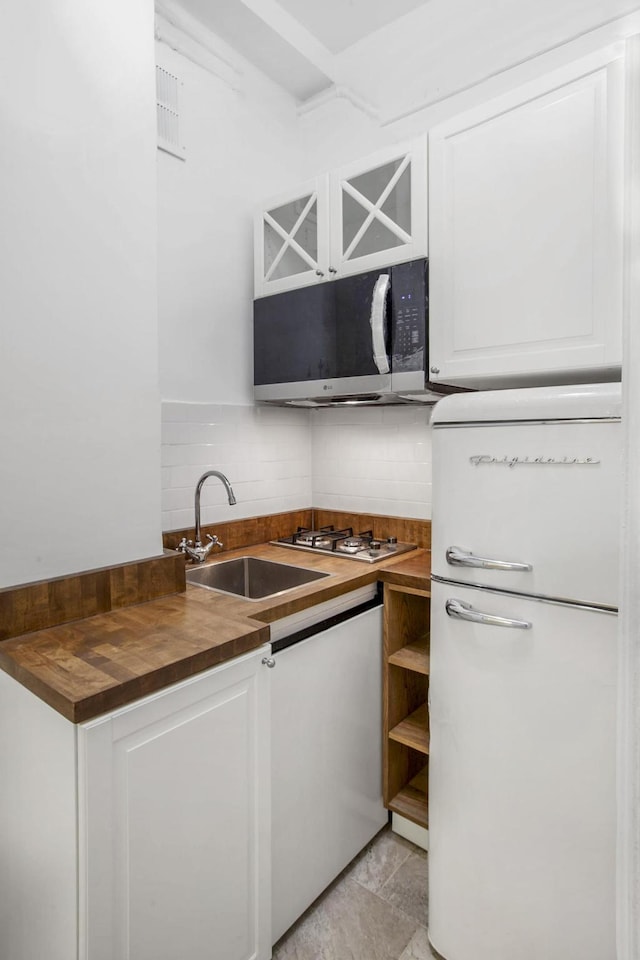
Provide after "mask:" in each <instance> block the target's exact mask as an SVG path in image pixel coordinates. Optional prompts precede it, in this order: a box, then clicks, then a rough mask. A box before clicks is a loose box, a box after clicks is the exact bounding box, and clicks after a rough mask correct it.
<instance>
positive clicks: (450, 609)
mask: <svg viewBox="0 0 640 960" xmlns="http://www.w3.org/2000/svg"><path fill="white" fill-rule="evenodd" d="M444 608H445V610H446V611H447V613H448V614H449V616H450V617H455V618H456V619H458V620H471V621H472V622H473V623H482V624H485V625H486V626H488V627H512V628H513V629H515V630H529V629H530V628H531V624H530V623H529V621H528V620H510V619H509V618H507V617H496V616H495V615H494V614H492V613H481V612H480V611H479V610H474V609H473V607H472V606H471V604H470V603H464V601H462V600H447V602H446V603H445V605H444Z"/></svg>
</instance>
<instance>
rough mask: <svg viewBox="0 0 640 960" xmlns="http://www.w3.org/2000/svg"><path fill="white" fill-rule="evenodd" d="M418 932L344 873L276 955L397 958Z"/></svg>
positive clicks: (327, 959)
mask: <svg viewBox="0 0 640 960" xmlns="http://www.w3.org/2000/svg"><path fill="white" fill-rule="evenodd" d="M416 859H418V858H416ZM416 930H417V923H416V922H415V921H414V920H413V919H411V918H410V917H409V916H407V914H406V913H403V912H402V911H401V910H398V909H397V908H396V907H394V906H393V905H392V904H391V903H388V902H386V901H384V900H381V899H380V897H378V896H377V895H376V894H374V893H372V892H371V891H370V890H367V889H365V888H364V887H363V886H362V885H361V884H359V883H356V882H355V881H354V880H352V879H351V878H350V877H345V878H343V879H342V880H341V881H340V882H339V883H338V884H336V885H335V886H333V887H332V888H330V890H329V892H328V893H327V894H325V895H324V896H323V897H322V898H321V899H320V900H318V901H317V902H316V903H315V904H314V906H313V907H311V908H310V909H309V910H308V911H307V913H306V914H305V915H304V916H303V917H302V918H301V920H299V921H298V923H297V924H296V925H295V926H294V927H292V929H291V930H290V931H289V933H288V934H285V936H284V937H283V938H282V940H280V942H279V943H278V944H276V947H275V948H274V952H273V957H274V960H398V958H399V957H400V956H401V954H402V953H403V951H404V950H405V947H406V946H407V945H408V944H409V942H410V941H411V939H412V937H413V935H414V933H415V932H416Z"/></svg>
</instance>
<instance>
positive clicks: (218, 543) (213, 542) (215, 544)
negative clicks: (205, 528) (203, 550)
mask: <svg viewBox="0 0 640 960" xmlns="http://www.w3.org/2000/svg"><path fill="white" fill-rule="evenodd" d="M207 540H211V546H212V547H224V543H223V542H222V540H218V538H217V536H216V535H215V534H214V535H213V536H211V534H210V533H208V534H207ZM209 549H211V547H210V548H209Z"/></svg>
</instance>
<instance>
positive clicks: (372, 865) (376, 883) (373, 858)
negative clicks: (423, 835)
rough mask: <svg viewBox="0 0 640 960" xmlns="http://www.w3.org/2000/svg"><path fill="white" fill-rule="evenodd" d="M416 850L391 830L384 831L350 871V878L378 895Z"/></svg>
mask: <svg viewBox="0 0 640 960" xmlns="http://www.w3.org/2000/svg"><path fill="white" fill-rule="evenodd" d="M415 849H416V848H415V847H414V846H413V844H411V843H409V841H408V840H403V839H402V837H399V836H397V834H395V833H393V832H392V831H391V830H390V829H389V828H385V829H384V830H382V831H381V832H380V833H379V834H378V835H377V837H374V839H373V840H372V842H371V843H370V844H369V845H368V846H367V847H366V848H365V849H364V851H363V852H362V853H361V854H360V856H359V857H357V858H356V860H355V861H354V863H353V866H352V867H350V868H349V870H348V876H349V877H350V878H351V879H352V880H355V881H356V882H357V883H359V884H361V885H362V886H363V887H366V888H367V890H371V891H372V893H377V892H378V891H379V890H380V888H381V887H382V886H384V884H385V883H386V882H387V880H389V879H390V877H391V876H392V875H393V874H394V873H395V872H396V870H397V869H398V867H400V866H402V864H403V863H404V862H405V860H408V858H409V857H410V856H411V853H412V851H414V850H415Z"/></svg>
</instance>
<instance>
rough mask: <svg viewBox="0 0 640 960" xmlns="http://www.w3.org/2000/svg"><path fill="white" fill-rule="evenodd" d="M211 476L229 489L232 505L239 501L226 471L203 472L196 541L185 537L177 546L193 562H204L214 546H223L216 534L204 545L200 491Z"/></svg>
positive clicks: (197, 488)
mask: <svg viewBox="0 0 640 960" xmlns="http://www.w3.org/2000/svg"><path fill="white" fill-rule="evenodd" d="M209 477H217V478H218V480H220V481H221V482H222V484H223V485H224V488H225V490H226V491H227V499H228V501H229V505H230V506H233V505H234V504H235V503H237V500H236V498H235V494H234V492H233V488H232V486H231V484H230V483H229V480H228V479H227V477H225V475H224V473H220V471H219V470H207V472H206V473H203V474H202V476H201V477H200V479H199V480H198V483H197V484H196V494H195V535H194V542H193V543H191V540H186V539H184V538H183V539H182V540H181V541H180V543H179V544H178V546H177V548H176V549H177V550H180V551H181V552H182V553H186V554H187V556H188V557H189V558H190V560H191V561H192V563H202V562H203V561H204V560H206V559H207V557H208V556H209V554H210V552H211V550H212V549H213V548H214V546H218V547H221V546H222V543H221V542H220V541H219V540H218V538H217V537H216V536H214V537H209V540H210V543H208V544H207V545H206V547H203V545H202V529H201V524H200V493H201V491H202V487H203V486H204V483H205V481H206V480H208V478H209Z"/></svg>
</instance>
